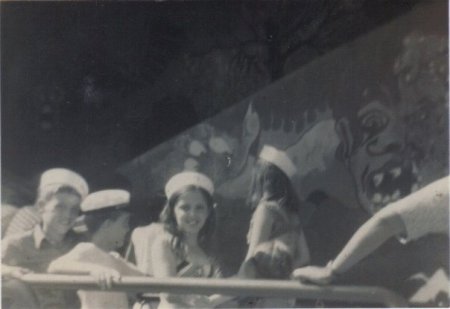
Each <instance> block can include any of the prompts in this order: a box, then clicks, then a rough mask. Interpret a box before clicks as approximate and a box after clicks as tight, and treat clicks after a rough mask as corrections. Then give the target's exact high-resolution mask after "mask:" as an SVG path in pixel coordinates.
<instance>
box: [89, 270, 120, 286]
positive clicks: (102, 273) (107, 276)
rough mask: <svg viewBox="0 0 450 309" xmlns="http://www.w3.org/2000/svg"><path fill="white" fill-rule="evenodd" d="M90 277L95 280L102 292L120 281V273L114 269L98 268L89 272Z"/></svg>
mask: <svg viewBox="0 0 450 309" xmlns="http://www.w3.org/2000/svg"><path fill="white" fill-rule="evenodd" d="M90 275H91V276H92V277H94V278H95V280H96V281H97V284H98V285H99V286H100V288H101V289H102V290H108V289H110V288H111V287H112V284H113V282H114V281H115V282H117V281H120V279H121V276H120V273H119V272H118V271H116V270H114V269H111V268H106V267H102V266H98V267H95V268H93V269H92V270H91V271H90Z"/></svg>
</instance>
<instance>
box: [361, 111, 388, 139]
mask: <svg viewBox="0 0 450 309" xmlns="http://www.w3.org/2000/svg"><path fill="white" fill-rule="evenodd" d="M388 122H389V118H388V117H387V116H386V115H385V114H384V113H382V112H381V111H371V112H368V113H367V114H365V115H363V116H362V117H361V127H362V128H363V129H364V130H365V131H366V132H368V133H369V134H375V133H378V132H380V131H381V130H383V129H384V128H385V127H386V126H387V124H388Z"/></svg>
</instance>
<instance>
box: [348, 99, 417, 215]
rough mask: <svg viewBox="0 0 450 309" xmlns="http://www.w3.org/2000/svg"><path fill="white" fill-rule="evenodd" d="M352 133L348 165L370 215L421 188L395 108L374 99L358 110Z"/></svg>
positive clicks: (358, 192) (361, 200) (360, 198)
mask: <svg viewBox="0 0 450 309" xmlns="http://www.w3.org/2000/svg"><path fill="white" fill-rule="evenodd" d="M352 131H353V132H352V135H353V141H354V146H353V148H352V151H351V153H350V156H349V158H348V160H347V163H348V165H349V168H350V171H351V173H352V175H353V178H354V181H355V184H356V188H357V194H358V198H359V201H360V202H361V204H362V206H363V207H364V208H365V209H366V210H367V211H368V212H369V213H372V214H373V213H375V212H377V211H378V210H379V209H380V208H382V207H384V206H386V204H388V203H391V202H394V201H396V200H398V199H399V198H401V197H403V196H405V195H408V194H410V193H411V192H412V191H415V190H416V189H417V188H418V185H417V183H416V179H417V170H416V167H415V164H414V162H413V160H412V159H411V151H410V149H407V147H406V141H405V128H404V126H403V123H402V121H401V120H400V119H398V118H397V117H396V113H395V112H394V111H393V110H392V109H390V108H388V107H387V106H386V105H384V104H382V102H381V101H380V100H376V99H374V100H371V101H370V102H369V103H368V104H367V105H365V106H364V107H363V108H361V109H360V110H359V111H358V113H357V119H356V121H355V123H354V125H353V127H352Z"/></svg>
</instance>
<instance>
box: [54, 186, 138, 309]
mask: <svg viewBox="0 0 450 309" xmlns="http://www.w3.org/2000/svg"><path fill="white" fill-rule="evenodd" d="M129 201H130V194H129V193H128V192H127V191H125V190H102V191H97V192H95V193H92V194H90V195H89V196H88V197H87V198H86V199H85V201H84V202H83V203H82V204H81V210H82V211H83V212H84V215H85V218H84V222H85V225H86V228H87V233H88V235H89V238H90V242H82V243H79V244H78V245H77V246H75V248H73V249H72V250H71V251H70V252H69V253H67V254H66V255H64V256H61V257H60V258H58V259H56V260H55V261H53V262H52V263H51V264H50V266H49V268H48V271H49V272H51V273H69V274H89V275H92V276H94V277H95V278H96V279H97V281H98V283H99V285H100V287H101V288H102V289H107V288H110V287H111V285H112V283H113V282H114V281H117V280H120V277H121V276H122V275H128V276H141V275H142V273H141V272H140V271H139V270H138V269H137V268H136V267H135V266H134V265H132V264H130V263H128V262H127V261H125V260H124V259H122V258H121V257H120V256H119V254H118V253H116V252H114V250H116V249H118V248H120V247H122V246H123V244H124V241H125V237H126V235H127V233H128V232H129V229H130V227H129V220H130V213H129V212H128V211H127V206H128V204H129ZM78 296H79V298H80V301H81V307H82V308H84V309H88V308H129V303H128V298H127V295H126V293H123V292H107V291H83V290H80V291H78Z"/></svg>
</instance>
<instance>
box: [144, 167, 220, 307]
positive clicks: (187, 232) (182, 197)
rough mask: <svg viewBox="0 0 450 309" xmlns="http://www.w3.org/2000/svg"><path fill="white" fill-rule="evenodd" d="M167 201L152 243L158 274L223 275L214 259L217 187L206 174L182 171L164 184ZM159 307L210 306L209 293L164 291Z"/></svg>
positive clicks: (153, 267) (153, 268)
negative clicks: (215, 187) (171, 292)
mask: <svg viewBox="0 0 450 309" xmlns="http://www.w3.org/2000/svg"><path fill="white" fill-rule="evenodd" d="M165 193H166V197H167V203H166V205H165V206H164V209H163V210H162V212H161V215H160V222H161V223H162V225H163V229H161V230H160V231H161V232H160V233H159V234H158V235H157V236H156V238H155V239H154V240H153V244H152V246H151V250H150V251H151V252H150V256H151V267H150V269H149V270H148V272H149V273H150V274H151V275H153V276H155V277H159V278H161V277H202V278H211V277H220V276H221V272H220V269H219V267H218V265H217V264H216V263H215V262H214V261H213V259H212V258H211V244H212V240H213V239H212V237H213V235H214V228H215V212H214V200H213V197H212V195H213V193H214V186H213V183H212V181H211V180H210V179H209V178H208V177H207V176H205V175H203V174H200V173H197V172H182V173H179V174H176V175H175V176H173V177H172V178H171V179H170V180H169V181H168V182H167V184H166V186H165ZM160 298H161V302H160V304H159V307H160V308H175V307H209V306H211V303H210V300H209V298H208V297H207V296H200V295H174V294H161V295H160Z"/></svg>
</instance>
